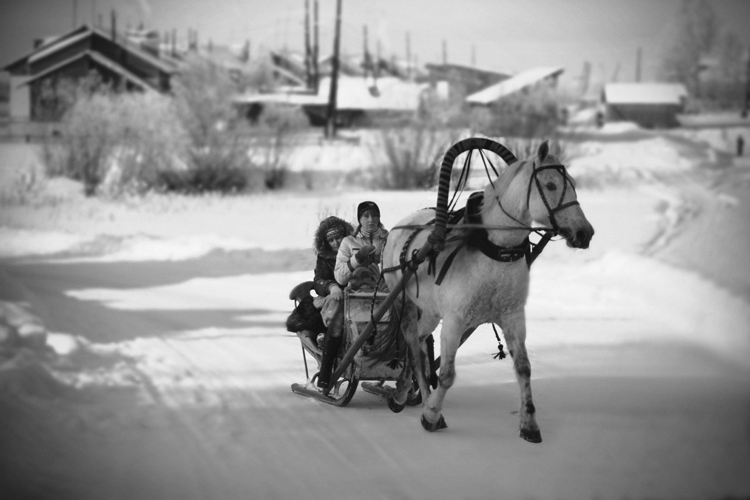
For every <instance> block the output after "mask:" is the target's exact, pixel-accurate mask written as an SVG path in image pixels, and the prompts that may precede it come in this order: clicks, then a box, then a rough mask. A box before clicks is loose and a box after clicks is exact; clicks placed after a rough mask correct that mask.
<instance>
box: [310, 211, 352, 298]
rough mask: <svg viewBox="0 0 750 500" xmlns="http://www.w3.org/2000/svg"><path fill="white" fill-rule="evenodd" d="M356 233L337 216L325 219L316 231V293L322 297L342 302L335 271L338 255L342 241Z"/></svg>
mask: <svg viewBox="0 0 750 500" xmlns="http://www.w3.org/2000/svg"><path fill="white" fill-rule="evenodd" d="M353 232H354V228H353V227H352V225H351V224H349V223H348V222H346V221H345V220H343V219H340V218H338V217H336V216H333V215H332V216H330V217H328V218H326V219H323V220H322V221H321V222H320V225H319V226H318V229H317V230H316V231H315V239H314V241H313V248H314V249H315V254H316V255H317V260H316V261H315V277H314V278H313V282H314V283H315V287H314V290H315V293H317V294H318V295H319V296H321V297H325V296H328V295H329V294H330V295H333V296H334V297H335V298H336V299H337V300H341V297H342V291H341V286H339V284H338V283H337V282H336V276H335V275H334V269H335V267H336V254H337V253H338V251H339V246H341V241H342V240H343V239H344V238H346V237H347V236H349V235H351V234H352V233H353Z"/></svg>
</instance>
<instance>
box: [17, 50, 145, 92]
mask: <svg viewBox="0 0 750 500" xmlns="http://www.w3.org/2000/svg"><path fill="white" fill-rule="evenodd" d="M86 57H88V58H90V59H92V60H93V61H95V62H97V63H99V64H101V65H102V66H104V67H106V68H107V69H109V70H111V71H114V72H115V73H117V74H119V75H121V76H122V77H123V78H125V79H127V80H129V81H130V82H132V83H134V84H136V85H138V86H139V87H141V88H142V89H143V90H146V91H148V90H153V87H152V86H151V85H149V84H148V83H147V82H146V81H145V80H143V79H141V78H139V77H137V76H136V75H134V74H133V73H131V72H130V71H128V70H127V69H125V68H123V67H122V66H120V65H119V64H117V63H115V62H114V61H112V60H110V59H108V58H106V57H104V56H102V55H101V54H99V53H98V52H93V51H91V50H87V51H85V52H81V53H79V54H76V55H74V56H73V57H70V58H68V59H66V60H64V61H61V62H59V63H58V64H55V65H54V66H52V67H51V68H47V69H46V70H45V71H42V72H41V73H37V74H36V75H34V76H32V77H31V78H29V79H28V80H26V81H25V82H24V83H22V85H28V84H30V83H33V82H35V81H36V80H39V79H42V78H44V77H45V76H47V75H49V74H51V73H54V72H55V71H58V70H60V69H62V68H64V67H65V66H69V65H70V64H73V63H74V62H76V61H78V60H80V59H83V58H86Z"/></svg>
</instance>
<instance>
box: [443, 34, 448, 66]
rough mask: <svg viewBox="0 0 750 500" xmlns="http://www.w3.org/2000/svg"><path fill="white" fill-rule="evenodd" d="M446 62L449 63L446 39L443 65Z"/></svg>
mask: <svg viewBox="0 0 750 500" xmlns="http://www.w3.org/2000/svg"><path fill="white" fill-rule="evenodd" d="M446 64H448V45H447V44H446V42H445V40H443V66H445V65H446Z"/></svg>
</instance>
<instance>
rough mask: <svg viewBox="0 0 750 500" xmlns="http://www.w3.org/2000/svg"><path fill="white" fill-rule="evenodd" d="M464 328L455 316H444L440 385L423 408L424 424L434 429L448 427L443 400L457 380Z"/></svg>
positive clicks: (441, 333)
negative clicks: (443, 410)
mask: <svg viewBox="0 0 750 500" xmlns="http://www.w3.org/2000/svg"><path fill="white" fill-rule="evenodd" d="M463 330H464V329H463V328H462V327H461V326H460V325H459V324H458V322H457V321H456V320H455V319H454V318H443V329H442V331H441V332H440V375H439V376H438V387H437V390H435V391H434V392H433V393H432V394H430V397H429V398H428V399H427V402H426V403H425V407H424V409H423V410H422V426H423V427H425V429H427V430H430V431H433V430H438V429H441V428H443V427H446V425H445V421H444V420H443V416H442V414H441V413H442V409H443V401H444V400H445V394H446V393H447V392H448V389H450V388H451V386H453V382H454V381H455V380H456V353H457V352H458V346H459V344H460V343H461V334H462V333H463Z"/></svg>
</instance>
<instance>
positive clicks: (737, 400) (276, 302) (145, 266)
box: [0, 132, 750, 499]
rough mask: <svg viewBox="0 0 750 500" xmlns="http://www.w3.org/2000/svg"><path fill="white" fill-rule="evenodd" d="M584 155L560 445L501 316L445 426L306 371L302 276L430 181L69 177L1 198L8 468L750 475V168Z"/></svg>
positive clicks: (220, 483) (151, 476)
mask: <svg viewBox="0 0 750 500" xmlns="http://www.w3.org/2000/svg"><path fill="white" fill-rule="evenodd" d="M612 135H616V134H615V133H614V132H613V134H612ZM346 147H347V148H348V147H350V146H348V145H347V146H346ZM1 151H2V150H0V166H3V161H2V160H3V156H2V152H1ZM570 152H571V157H572V158H571V163H570V172H571V174H572V175H574V176H576V177H579V178H586V179H587V180H588V181H587V182H582V183H581V185H580V186H579V189H578V195H579V200H580V202H581V206H582V208H583V209H584V211H585V213H586V215H587V216H588V218H589V220H590V221H591V222H592V224H593V225H594V227H595V229H596V235H595V236H594V240H593V241H592V245H591V248H590V249H589V250H586V251H574V250H571V249H569V248H567V247H566V246H565V245H564V244H563V243H561V242H557V243H552V244H550V245H548V247H547V249H546V250H545V252H544V254H543V255H542V257H541V258H540V259H539V260H537V262H536V263H535V264H534V268H533V272H532V284H531V292H530V296H529V301H528V306H527V320H528V332H529V334H528V340H527V345H528V348H529V352H530V357H531V363H532V379H533V381H532V390H533V391H534V397H535V403H536V406H537V410H538V418H539V423H540V427H541V432H542V436H543V438H544V442H543V443H541V444H539V445H533V444H530V443H526V442H525V441H523V440H521V439H520V438H519V437H518V418H517V415H516V414H515V411H516V410H517V407H518V404H519V397H518V387H517V384H516V382H515V380H514V375H513V370H512V366H511V362H510V360H509V359H507V360H504V361H501V362H498V361H496V360H494V359H492V357H491V354H492V353H493V352H494V351H495V345H496V341H495V339H494V334H493V333H492V330H491V328H489V327H482V328H480V329H479V330H477V332H476V333H475V334H474V336H472V337H471V339H470V340H469V341H468V342H467V343H466V344H465V345H464V346H463V347H462V348H461V350H460V351H459V355H458V363H457V372H458V379H457V382H456V384H455V386H454V387H453V388H452V389H451V391H449V393H448V397H447V399H446V407H445V410H444V411H445V416H446V420H447V422H448V425H449V427H448V429H447V430H445V431H441V432H439V433H436V434H428V433H425V432H424V431H423V430H422V429H421V426H420V425H419V423H418V419H419V409H418V408H411V407H407V408H406V409H405V410H404V411H403V412H402V413H400V414H397V415H396V414H392V413H391V412H390V411H389V410H388V408H387V406H386V405H385V403H384V402H383V401H381V400H380V399H378V398H377V397H375V396H373V395H370V394H367V393H364V392H362V391H358V392H357V394H356V395H355V396H354V399H353V400H352V402H351V403H350V405H349V406H348V407H346V408H334V407H329V406H326V405H323V404H320V403H317V402H315V401H313V400H310V399H306V398H303V397H300V396H297V395H294V394H293V393H292V392H291V391H290V389H289V386H290V384H291V383H293V382H303V381H304V365H303V363H302V359H301V352H300V348H299V343H298V341H297V339H296V336H294V335H293V334H290V333H288V332H286V331H285V329H284V326H283V323H284V320H285V318H286V315H287V314H288V313H289V311H290V308H291V305H292V304H291V302H290V301H289V300H288V299H287V295H288V291H289V290H290V289H291V287H292V286H294V285H295V284H296V283H298V282H300V281H303V280H307V279H309V278H310V277H311V269H312V265H313V258H312V252H311V250H310V247H311V242H312V233H313V231H314V229H315V227H316V224H317V221H319V220H320V218H322V217H324V216H326V215H330V214H336V215H339V216H342V217H345V218H348V219H353V215H354V209H355V206H356V204H357V203H358V202H359V201H361V200H362V199H373V200H375V201H377V202H378V204H379V205H380V206H381V210H382V213H383V222H384V223H385V224H386V225H387V226H389V227H392V226H393V225H395V224H396V223H397V221H398V220H399V219H400V218H401V217H403V216H405V215H407V214H408V213H410V212H412V211H413V210H416V209H419V208H423V207H425V206H431V205H434V204H435V192H417V193H415V192H410V193H402V192H382V191H376V192H373V191H356V192H348V193H344V192H340V191H335V190H332V191H328V192H294V193H280V194H262V195H253V196H250V197H241V198H239V197H238V198H225V199H222V198H215V197H205V198H197V199H185V198H179V197H163V196H153V197H147V198H145V199H139V200H133V201H131V202H127V203H123V202H108V201H104V200H100V199H84V198H83V197H81V196H80V194H78V192H77V191H71V188H76V186H75V185H73V186H71V185H70V184H66V183H65V182H61V181H50V182H49V183H48V185H47V186H46V187H45V189H48V190H49V191H50V192H54V193H55V194H54V201H53V202H50V200H49V199H48V200H47V202H46V203H41V204H34V203H27V204H23V205H14V204H6V205H5V206H3V209H2V212H0V241H1V242H2V245H0V286H2V289H1V290H0V300H1V301H2V302H0V305H2V306H3V308H2V309H1V311H2V312H3V315H2V316H1V317H2V318H3V319H2V320H0V327H2V328H4V330H3V331H5V332H10V333H6V335H11V334H13V335H15V334H18V335H20V336H22V337H23V339H22V343H25V344H26V345H27V346H29V347H27V348H23V349H21V348H19V347H18V345H19V342H21V341H18V342H15V343H12V345H13V346H14V347H13V348H10V347H9V346H10V343H9V342H6V343H5V344H2V342H3V339H2V338H0V345H3V346H4V347H3V349H2V350H0V361H1V362H2V363H3V364H2V365H0V450H1V451H0V461H1V463H4V465H5V467H4V468H3V467H0V485H3V484H5V485H9V486H6V488H7V491H10V492H11V494H16V495H18V496H19V497H21V496H26V497H28V496H33V495H37V496H38V497H41V498H47V497H54V498H181V499H184V498H196V499H198V498H201V499H203V498H279V499H289V498H319V497H323V496H327V497H329V498H363V499H375V498H377V499H380V498H385V499H390V498H399V499H402V498H403V499H406V498H414V499H417V498H427V497H433V498H571V499H572V498H575V499H581V498H724V497H727V498H731V497H734V498H740V497H746V496H748V495H750V477H749V475H748V474H747V470H750V391H748V388H749V387H750V361H749V360H750V274H749V273H750V271H749V270H750V252H748V251H747V249H748V248H750V228H748V226H747V223H746V221H747V220H748V218H747V216H748V215H750V168H749V167H750V165H747V164H744V163H742V162H736V163H735V164H734V165H732V164H729V165H727V164H726V161H723V162H718V163H720V164H721V165H722V167H721V168H719V169H717V168H714V169H711V168H710V167H711V165H715V164H717V162H716V161H715V160H716V154H717V153H716V152H715V151H713V150H712V149H711V148H710V147H709V146H708V144H707V143H706V142H693V141H692V140H685V139H682V140H674V139H672V138H670V137H661V136H654V137H651V138H647V139H642V140H637V141H624V140H621V141H619V140H617V138H616V137H614V138H613V137H609V138H608V139H607V140H606V141H587V142H582V143H578V144H577V145H576V147H575V148H571V149H570ZM311 161H312V160H311ZM712 161H714V163H712ZM595 179H599V180H600V182H594V180H595ZM34 325H35V326H34ZM41 325H43V326H41ZM32 326H34V327H33V328H32ZM24 327H25V330H24ZM40 330H41V331H40ZM45 333H46V339H45V337H44V334H45ZM40 336H41V345H46V350H45V348H44V347H40ZM35 342H36V344H34V343H35ZM11 498H12V496H11Z"/></svg>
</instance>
